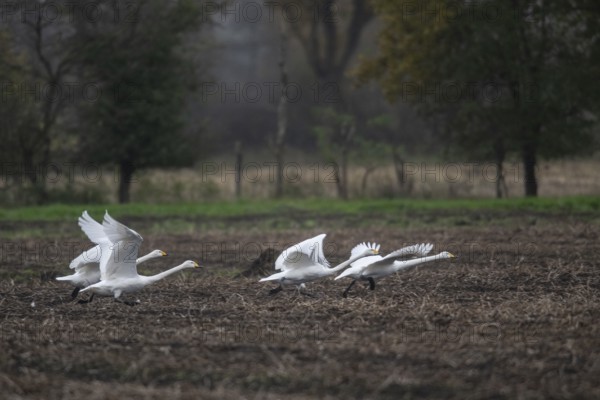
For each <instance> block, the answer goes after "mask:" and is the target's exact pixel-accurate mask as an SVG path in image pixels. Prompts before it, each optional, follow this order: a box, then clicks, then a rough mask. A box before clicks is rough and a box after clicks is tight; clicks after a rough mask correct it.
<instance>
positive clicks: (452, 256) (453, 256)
mask: <svg viewBox="0 0 600 400" xmlns="http://www.w3.org/2000/svg"><path fill="white" fill-rule="evenodd" d="M448 255H449V256H450V258H456V256H455V255H454V254H452V253H448Z"/></svg>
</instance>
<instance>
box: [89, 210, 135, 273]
mask: <svg viewBox="0 0 600 400" xmlns="http://www.w3.org/2000/svg"><path fill="white" fill-rule="evenodd" d="M102 226H103V227H104V232H105V233H106V236H107V237H108V239H109V240H110V241H111V243H113V245H112V246H110V247H109V251H106V252H103V254H102V257H101V260H100V274H101V279H102V280H110V279H119V278H132V277H136V276H138V273H137V268H136V260H137V258H138V251H139V249H140V245H141V244H142V240H143V239H142V237H141V236H140V234H138V233H137V232H136V231H134V230H133V229H130V228H128V227H126V226H125V225H123V224H122V223H120V222H119V221H117V220H115V219H114V218H112V217H111V216H110V215H109V214H108V212H106V213H105V215H104V221H103V222H102Z"/></svg>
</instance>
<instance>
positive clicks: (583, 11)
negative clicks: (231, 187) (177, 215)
mask: <svg viewBox="0 0 600 400" xmlns="http://www.w3.org/2000/svg"><path fill="white" fill-rule="evenodd" d="M0 12H1V13H2V15H1V19H0V53H1V54H0V84H1V85H2V86H1V91H2V93H1V99H0V101H1V107H0V121H1V124H0V135H1V138H2V140H1V141H0V157H1V160H2V164H3V172H2V175H3V188H4V189H6V188H7V187H14V186H17V187H18V189H19V190H18V193H19V195H18V196H14V197H11V199H12V200H13V201H14V202H19V203H26V202H27V203H32V202H33V203H42V202H48V201H55V200H56V198H54V197H53V196H52V193H50V192H49V190H48V188H47V187H46V186H47V185H46V179H45V178H44V177H43V173H41V171H43V170H44V167H45V166H47V165H49V164H51V163H53V162H67V163H71V164H78V163H84V162H94V163H98V164H99V165H105V166H109V167H113V168H115V170H116V171H118V172H117V173H118V176H119V187H118V198H119V201H121V202H127V201H129V189H130V188H129V186H130V185H129V182H130V181H131V178H132V176H133V175H134V174H135V173H136V172H138V171H140V170H143V169H145V168H151V167H181V166H192V165H194V162H196V161H198V160H201V159H203V158H206V157H209V156H210V157H215V156H218V155H233V153H234V150H235V149H236V148H237V149H239V148H242V149H243V151H252V152H258V153H260V154H266V155H265V157H267V156H268V157H272V158H273V160H275V161H277V162H278V163H279V165H282V164H283V162H284V161H285V159H286V156H287V154H288V153H289V150H290V149H292V148H293V149H297V150H299V151H303V152H305V153H307V154H308V153H311V154H313V153H314V154H317V156H316V157H318V158H319V159H322V160H325V161H327V162H331V163H333V164H334V165H336V166H337V167H338V168H337V169H336V170H335V180H336V182H337V192H338V196H339V197H341V198H347V197H348V182H347V180H348V175H347V173H346V170H347V166H348V165H349V164H351V163H353V162H366V161H365V160H367V161H368V160H375V161H373V162H386V163H393V165H394V167H395V170H396V172H397V174H396V175H397V178H398V187H399V191H400V192H401V193H402V192H405V193H407V190H405V185H406V182H405V181H404V176H405V174H404V173H403V166H404V163H405V162H407V161H409V157H410V156H411V155H414V154H415V153H421V154H427V155H432V156H438V157H444V156H445V157H461V158H462V159H465V160H471V161H485V162H490V161H491V162H494V163H496V164H497V165H498V169H499V171H500V176H501V171H502V169H501V168H502V164H503V163H504V162H505V161H507V160H519V161H520V162H522V165H523V167H524V168H523V170H524V172H525V180H524V187H525V193H526V195H531V196H535V195H537V186H538V185H537V180H536V174H535V170H536V165H537V163H538V160H539V159H540V158H544V157H563V156H567V155H572V154H585V153H587V154H590V153H592V152H593V151H595V148H596V136H597V135H596V133H597V130H598V123H597V115H598V111H599V109H598V105H599V104H600V103H599V100H600V99H599V95H600V90H599V89H600V88H599V87H598V86H599V85H600V81H599V80H598V78H597V77H598V76H600V71H598V69H599V68H600V44H599V43H598V40H599V38H600V35H599V34H600V18H599V17H600V7H599V6H598V5H597V4H596V3H595V2H592V1H585V0H569V1H567V0H555V1H544V0H537V1H525V0H521V1H519V0H512V1H500V0H498V1H496V0H487V1H445V0H428V1H418V2H417V1H396V0H373V1H366V0H306V1H303V0H285V1H280V2H266V3H265V2H254V1H250V0H238V1H236V0H230V1H228V2H221V1H195V0H174V1H170V2H164V1H159V0H132V1H126V2H121V1H103V0H101V1H97V0H91V1H83V2H78V3H77V4H75V3H73V2H68V1H62V0H60V1H45V2H37V1H14V2H9V3H3V5H2V9H1V10H0ZM14 166H18V167H17V168H16V169H15V167H14ZM8 169H10V170H11V172H10V173H8V172H7V171H8ZM280 174H281V172H280ZM274 195H275V196H282V195H284V188H283V181H282V180H281V179H280V180H279V182H278V184H277V187H276V189H275V192H274ZM497 195H498V196H506V195H507V193H506V191H505V190H504V189H503V184H502V179H498V182H497ZM61 200H62V201H65V200H66V201H69V200H72V201H82V200H85V199H81V198H73V199H63V198H61Z"/></svg>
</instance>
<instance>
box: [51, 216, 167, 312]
mask: <svg viewBox="0 0 600 400" xmlns="http://www.w3.org/2000/svg"><path fill="white" fill-rule="evenodd" d="M94 224H95V225H97V227H96V229H102V225H100V224H99V223H98V222H96V220H94V219H93V218H92V217H90V215H89V214H88V212H87V211H84V212H83V214H82V215H81V217H79V226H80V227H82V226H86V225H94ZM106 251H108V249H106ZM101 254H102V246H101V245H96V246H94V247H92V248H91V249H89V250H86V251H84V252H83V253H81V254H80V255H79V256H77V257H75V258H74V259H73V261H71V264H70V265H69V268H70V269H72V270H74V271H75V273H74V274H72V275H67V276H59V277H57V278H56V280H57V281H65V282H68V283H70V284H71V285H73V286H75V289H73V292H72V293H71V298H72V299H75V298H76V297H77V295H78V294H79V291H80V290H81V289H83V288H84V287H86V286H90V285H93V284H94V283H97V282H99V281H100V256H101ZM166 255H167V253H165V252H164V251H162V250H153V251H151V252H150V253H148V254H146V255H145V256H143V257H140V258H138V259H137V260H136V264H141V263H143V262H145V261H148V260H151V259H153V258H158V257H164V256H166ZM92 297H93V294H92ZM90 299H91V298H90ZM89 301H91V300H82V301H80V302H84V303H87V302H89Z"/></svg>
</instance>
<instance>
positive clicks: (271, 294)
mask: <svg viewBox="0 0 600 400" xmlns="http://www.w3.org/2000/svg"><path fill="white" fill-rule="evenodd" d="M282 290H283V286H281V285H279V286H277V287H276V288H275V289H271V290H269V296H273V295H274V294H277V293H279V292H281V291H282Z"/></svg>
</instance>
